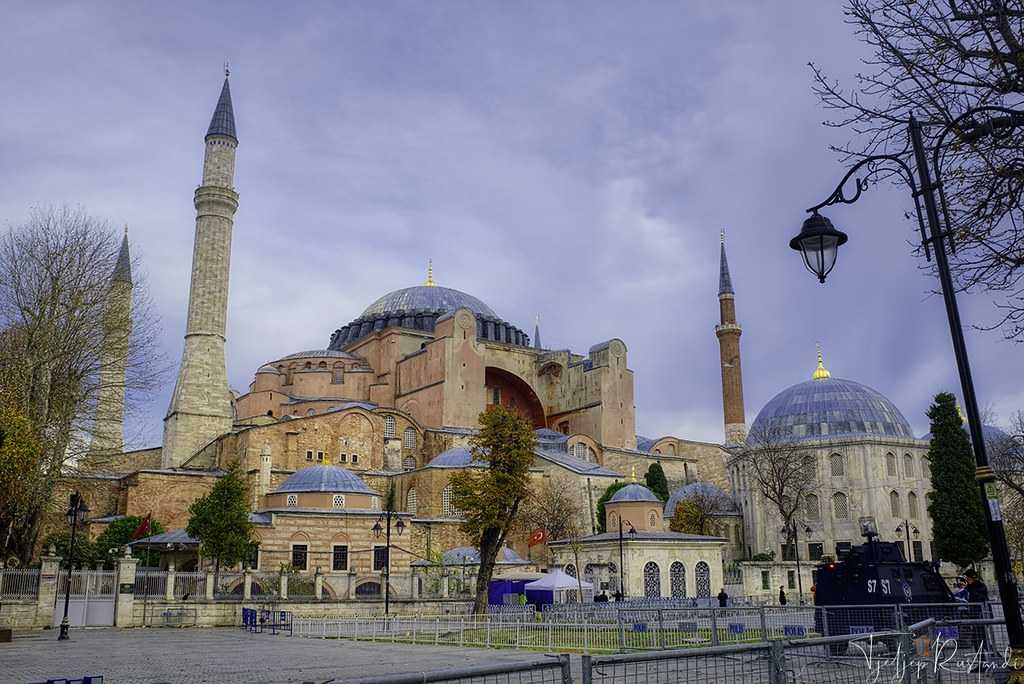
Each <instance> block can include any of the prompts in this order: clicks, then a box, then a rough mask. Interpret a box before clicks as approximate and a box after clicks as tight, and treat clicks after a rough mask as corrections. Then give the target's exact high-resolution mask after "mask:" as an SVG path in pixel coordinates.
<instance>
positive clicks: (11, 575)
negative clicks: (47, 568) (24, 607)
mask: <svg viewBox="0 0 1024 684" xmlns="http://www.w3.org/2000/svg"><path fill="white" fill-rule="evenodd" d="M37 596H39V570H38V569H28V568H19V569H15V570H0V601H24V600H32V599H35V598H36V597H37Z"/></svg>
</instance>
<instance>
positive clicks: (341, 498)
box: [331, 494, 345, 508]
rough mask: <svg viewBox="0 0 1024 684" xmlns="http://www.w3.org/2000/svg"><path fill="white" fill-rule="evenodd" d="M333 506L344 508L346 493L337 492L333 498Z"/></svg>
mask: <svg viewBox="0 0 1024 684" xmlns="http://www.w3.org/2000/svg"><path fill="white" fill-rule="evenodd" d="M331 506H333V507H334V508H344V507H345V495H344V494H335V495H334V497H333V498H332V500H331Z"/></svg>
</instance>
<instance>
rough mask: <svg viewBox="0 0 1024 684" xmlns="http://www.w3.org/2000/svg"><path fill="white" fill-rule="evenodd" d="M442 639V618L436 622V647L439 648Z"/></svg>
mask: <svg viewBox="0 0 1024 684" xmlns="http://www.w3.org/2000/svg"><path fill="white" fill-rule="evenodd" d="M440 639H441V618H436V619H435V620H434V645H435V646H437V644H438V642H439V641H440Z"/></svg>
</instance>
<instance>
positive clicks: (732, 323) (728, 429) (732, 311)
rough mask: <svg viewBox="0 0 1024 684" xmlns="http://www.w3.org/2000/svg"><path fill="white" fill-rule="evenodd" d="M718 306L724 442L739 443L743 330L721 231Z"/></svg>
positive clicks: (741, 435) (741, 438) (744, 429)
mask: <svg viewBox="0 0 1024 684" xmlns="http://www.w3.org/2000/svg"><path fill="white" fill-rule="evenodd" d="M718 308H719V313H720V315H721V323H719V324H718V325H716V326H715V334H716V335H718V348H719V352H720V356H721V360H722V409H723V413H724V415H725V443H726V444H741V443H742V442H743V441H744V440H745V439H746V437H747V421H746V418H745V417H744V415H743V371H742V369H741V368H740V335H741V334H742V333H743V329H742V328H741V327H740V326H739V324H738V323H737V322H736V294H735V292H733V289H732V278H731V277H730V276H729V262H728V261H727V260H726V258H725V233H724V232H723V233H722V256H721V261H720V262H719V271H718Z"/></svg>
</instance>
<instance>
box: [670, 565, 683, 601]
mask: <svg viewBox="0 0 1024 684" xmlns="http://www.w3.org/2000/svg"><path fill="white" fill-rule="evenodd" d="M668 577H669V580H670V583H671V585H672V598H686V566H685V565H683V564H682V563H680V562H679V561H675V562H674V563H672V565H671V566H669V569H668Z"/></svg>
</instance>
